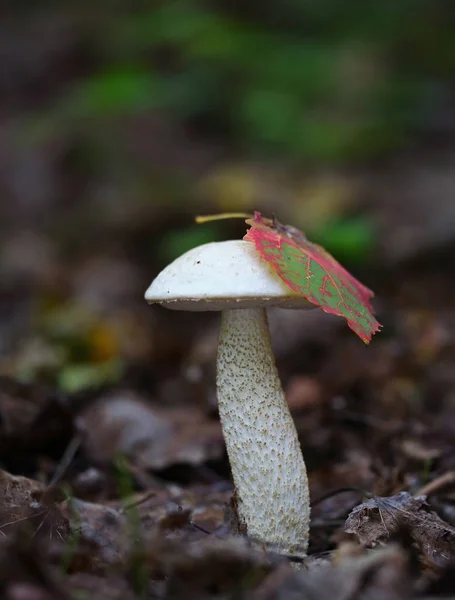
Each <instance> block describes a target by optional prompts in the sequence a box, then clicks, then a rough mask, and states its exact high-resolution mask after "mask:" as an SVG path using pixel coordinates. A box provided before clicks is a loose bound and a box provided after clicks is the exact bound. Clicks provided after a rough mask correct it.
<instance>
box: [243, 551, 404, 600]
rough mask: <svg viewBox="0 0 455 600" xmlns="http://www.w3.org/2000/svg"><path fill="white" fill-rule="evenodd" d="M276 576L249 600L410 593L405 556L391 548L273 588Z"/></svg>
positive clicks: (365, 599)
mask: <svg viewBox="0 0 455 600" xmlns="http://www.w3.org/2000/svg"><path fill="white" fill-rule="evenodd" d="M276 574H277V572H276V571H275V572H273V573H272V574H271V575H269V577H268V578H267V579H266V580H265V581H264V582H263V583H262V585H261V586H260V587H259V588H258V590H257V591H256V592H255V594H253V595H252V599H253V600H300V599H303V598H304V599H305V600H326V599H327V598H336V599H337V600H351V599H353V598H358V599H359V600H360V599H361V600H385V599H387V600H405V599H407V598H410V597H411V591H412V588H411V585H410V577H409V572H408V566H407V557H406V554H405V553H404V552H403V550H401V549H400V548H397V547H395V546H390V547H388V548H385V549H381V550H378V551H374V552H371V553H368V554H364V555H363V556H361V557H358V556H356V557H352V558H346V559H345V560H343V561H341V562H340V563H339V564H337V565H331V564H322V565H321V566H314V567H312V568H309V569H308V570H306V571H300V572H298V573H293V574H290V575H289V577H287V578H285V577H284V575H283V577H281V578H277V580H276V583H275V585H273V579H274V578H275V577H276Z"/></svg>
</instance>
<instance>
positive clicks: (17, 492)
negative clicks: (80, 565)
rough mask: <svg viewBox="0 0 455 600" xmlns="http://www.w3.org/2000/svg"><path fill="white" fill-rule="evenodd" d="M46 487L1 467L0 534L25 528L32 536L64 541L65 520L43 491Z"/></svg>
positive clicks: (66, 530)
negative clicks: (2, 469)
mask: <svg viewBox="0 0 455 600" xmlns="http://www.w3.org/2000/svg"><path fill="white" fill-rule="evenodd" d="M44 491H45V486H44V485H43V484H41V483H40V482H38V481H34V480H33V479H28V478H27V477H20V476H14V475H11V474H10V473H7V472H6V471H1V470H0V497H1V498H2V502H1V505H0V535H1V536H2V537H4V538H5V539H8V538H10V537H11V536H12V535H13V534H15V533H16V532H17V531H18V530H19V529H24V528H28V529H29V531H30V532H31V533H30V535H31V536H32V537H41V536H44V537H46V538H48V539H56V540H60V541H64V540H65V539H66V538H67V536H68V534H69V528H68V522H67V521H66V519H65V518H64V516H63V515H62V514H61V512H60V511H59V509H58V507H57V505H56V504H55V503H54V502H52V498H51V497H49V498H47V497H46V495H45V494H44Z"/></svg>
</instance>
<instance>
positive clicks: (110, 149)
mask: <svg viewBox="0 0 455 600" xmlns="http://www.w3.org/2000/svg"><path fill="white" fill-rule="evenodd" d="M0 28H1V29H0V48H1V56H2V59H1V68H0V91H1V94H0V120H1V127H0V190H1V196H0V197H1V200H0V231H1V239H0V249H1V259H0V274H1V283H0V287H1V289H0V292H1V298H2V300H1V303H0V310H1V315H2V316H3V318H4V321H3V324H2V330H3V331H2V336H1V342H0V354H1V356H2V357H3V359H2V363H1V366H2V372H3V373H8V374H9V373H13V374H15V375H19V376H20V377H23V378H26V379H27V378H33V377H36V376H37V374H41V375H42V374H43V373H44V374H46V373H52V374H53V375H52V377H54V376H55V373H56V372H58V377H57V379H58V385H60V386H61V387H62V389H64V390H73V389H78V388H79V387H80V386H81V385H82V387H83V386H84V385H85V384H86V383H87V382H89V383H90V385H91V383H92V382H93V381H94V382H95V383H96V382H97V381H98V379H100V380H101V381H107V380H109V378H112V379H113V380H116V378H119V377H121V376H122V375H121V373H122V372H123V371H122V364H123V363H124V361H125V360H126V362H127V363H128V361H129V363H131V362H134V361H135V360H136V359H137V354H140V356H145V357H146V358H147V359H149V358H150V356H151V354H150V353H151V352H152V351H151V350H150V348H149V346H148V344H149V342H148V341H147V339H146V338H147V336H146V335H145V334H143V331H144V330H143V323H144V322H147V323H149V321H150V319H151V317H149V315H150V314H151V313H146V314H147V316H143V314H145V313H144V311H147V310H149V311H150V310H151V309H147V307H144V306H142V304H143V300H142V296H143V292H144V290H145V288H146V287H147V285H148V284H149V282H150V281H151V279H152V277H153V276H154V275H155V274H156V273H157V271H158V269H160V268H161V267H163V266H164V264H166V263H167V262H168V261H170V260H171V259H173V258H174V257H176V256H177V255H179V254H180V253H182V252H183V251H185V250H186V249H188V248H190V247H192V246H195V245H197V244H200V243H204V242H207V241H211V240H217V239H224V238H226V237H240V236H241V235H243V233H244V229H245V228H244V225H243V223H241V222H240V223H213V224H208V225H205V226H196V225H194V223H193V218H194V216H195V215H196V214H199V213H206V212H224V211H238V210H243V211H251V210H252V209H254V208H256V209H259V210H262V211H263V212H264V213H265V214H268V215H270V214H271V213H273V212H274V213H276V214H277V216H278V217H279V218H280V220H281V221H282V222H288V223H291V224H293V225H295V226H297V227H300V228H302V229H304V230H305V231H306V233H307V234H308V235H309V236H310V237H312V238H313V239H314V240H315V241H318V242H320V243H322V244H324V245H325V246H326V247H327V248H328V249H329V250H330V251H332V252H333V253H334V254H335V255H336V256H337V257H338V258H339V259H341V260H343V261H345V262H346V263H347V266H348V267H349V268H351V269H352V270H353V271H354V272H355V273H357V272H358V273H360V274H362V275H364V274H365V273H367V279H368V278H369V277H370V279H374V276H373V275H372V273H373V271H374V270H377V269H384V268H385V269H389V268H394V267H395V266H396V265H397V264H402V262H403V261H405V262H406V261H413V260H414V259H415V258H416V257H417V259H418V258H419V256H422V255H425V256H428V255H431V253H432V252H439V251H440V249H441V248H444V249H447V248H448V247H449V248H452V246H453V242H454V240H455V208H454V207H455V201H454V191H455V176H454V174H453V163H454V158H455V89H454V82H455V42H454V36H453V32H454V31H455V8H454V5H453V2H451V1H450V0H446V1H443V0H393V1H392V0H384V1H383V2H380V3H379V2H377V3H369V2H360V1H359V0H344V1H343V2H339V1H338V0H318V1H315V0H283V1H282V2H280V3H279V4H278V3H276V2H272V1H264V0H262V1H257V2H256V1H252V2H240V1H239V0H234V1H229V2H226V1H223V0H220V1H218V2H217V1H213V2H209V1H206V2H204V1H202V0H199V1H198V0H174V1H172V0H168V1H164V2H149V3H147V2H134V3H131V2H128V3H127V2H124V1H123V0H117V1H116V2H103V1H100V2H97V3H84V2H80V3H75V2H72V1H71V0H65V1H61V2H59V3H53V2H43V3H40V5H39V6H38V5H36V4H34V3H30V2H21V3H12V2H11V3H9V7H8V3H7V5H6V8H5V10H4V11H3V17H2V22H1V24H0ZM447 256H449V255H447V254H446V255H445V257H446V258H445V260H448V259H447ZM368 273H370V275H368ZM366 283H367V284H369V285H372V284H374V281H371V280H370V281H368V280H367V281H366ZM141 319H144V321H142V320H141ZM148 328H149V330H151V329H152V325H151V324H150V323H149V324H148ZM149 332H150V331H149ZM132 336H133V338H134V341H135V343H134V344H133V343H132V342H131V337H132ZM142 338H144V339H142ZM49 340H50V341H49ZM141 344H142V346H141ZM138 348H139V349H138ZM141 352H142V354H141ZM119 357H120V358H119ZM144 360H145V359H144ZM129 363H128V364H129ZM100 364H102V367H103V368H100ZM62 365H65V368H64V369H63V370H62ZM93 365H95V367H93ZM51 379H52V378H51ZM81 382H82V384H81Z"/></svg>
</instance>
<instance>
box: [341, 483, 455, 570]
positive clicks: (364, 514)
mask: <svg viewBox="0 0 455 600" xmlns="http://www.w3.org/2000/svg"><path fill="white" fill-rule="evenodd" d="M345 531H346V533H348V534H352V535H353V536H355V538H357V540H358V541H359V542H360V543H361V544H362V545H363V546H366V547H374V546H377V545H379V544H381V545H382V544H385V543H386V542H387V541H388V540H390V539H393V538H394V537H396V536H398V535H399V534H400V532H403V531H404V532H405V533H406V534H407V536H409V538H410V540H412V543H413V544H414V546H415V547H416V548H417V550H418V551H419V553H421V556H422V561H423V563H424V564H426V565H427V566H429V567H430V568H441V567H445V566H447V564H449V563H451V562H453V561H454V560H455V528H453V527H452V526H451V525H449V524H448V523H446V522H445V521H443V520H442V519H441V518H440V517H439V516H438V515H437V514H436V513H435V512H434V511H433V510H432V509H431V507H430V506H429V505H428V503H427V501H426V497H425V496H417V497H414V496H411V495H410V494H409V493H408V492H400V493H399V494H396V495H395V496H391V497H389V498H378V497H377V498H371V499H369V500H367V501H366V502H364V503H362V504H360V505H359V506H356V507H355V508H354V509H353V511H352V512H351V513H350V515H349V516H348V518H347V520H346V525H345Z"/></svg>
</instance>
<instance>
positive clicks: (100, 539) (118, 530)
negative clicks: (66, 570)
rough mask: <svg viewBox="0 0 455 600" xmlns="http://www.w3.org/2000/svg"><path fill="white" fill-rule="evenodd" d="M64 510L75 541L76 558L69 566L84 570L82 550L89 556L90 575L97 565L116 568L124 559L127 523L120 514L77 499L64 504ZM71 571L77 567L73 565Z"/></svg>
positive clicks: (85, 565) (127, 537)
mask: <svg viewBox="0 0 455 600" xmlns="http://www.w3.org/2000/svg"><path fill="white" fill-rule="evenodd" d="M61 509H62V513H63V514H64V515H65V516H66V518H67V519H68V521H69V523H70V525H71V531H72V536H73V541H74V556H72V557H70V559H71V561H70V562H74V563H75V564H77V565H78V568H81V569H82V568H83V567H82V566H81V563H84V562H85V561H83V560H81V557H80V556H79V552H80V550H81V548H82V549H83V552H84V553H86V554H88V555H89V556H87V563H86V564H84V567H85V568H86V569H87V570H90V571H96V566H97V565H100V564H103V565H115V564H118V563H120V562H121V561H122V560H123V559H124V558H125V556H126V552H127V548H126V545H125V540H129V536H128V535H127V533H128V529H127V527H128V523H127V519H126V518H125V515H123V514H122V513H121V511H120V510H117V509H115V508H113V507H110V506H105V505H103V504H95V503H92V502H84V501H83V500H78V499H76V498H72V499H70V500H67V501H65V502H64V503H63V504H62V505H61ZM89 563H91V566H90V568H89V567H88V564H89ZM71 568H74V569H75V568H76V567H75V566H74V565H70V569H71Z"/></svg>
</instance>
